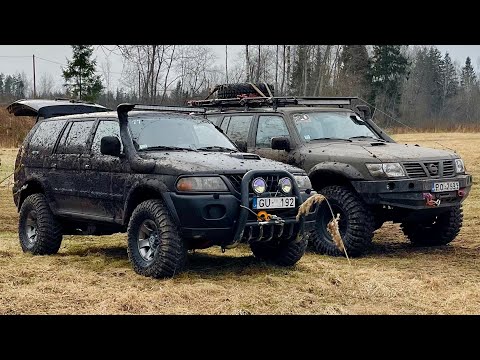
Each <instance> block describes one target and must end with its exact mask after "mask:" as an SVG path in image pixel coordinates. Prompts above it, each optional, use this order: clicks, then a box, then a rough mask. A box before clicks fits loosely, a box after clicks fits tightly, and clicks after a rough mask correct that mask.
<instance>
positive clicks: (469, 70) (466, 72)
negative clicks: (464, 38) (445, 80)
mask: <svg viewBox="0 0 480 360" xmlns="http://www.w3.org/2000/svg"><path fill="white" fill-rule="evenodd" d="M476 83H477V75H476V74H475V70H474V69H473V66H472V61H471V60H470V57H467V60H465V66H464V67H463V68H462V74H461V76H460V85H461V86H462V88H463V89H465V90H470V89H471V88H472V87H473V86H474V85H476Z"/></svg>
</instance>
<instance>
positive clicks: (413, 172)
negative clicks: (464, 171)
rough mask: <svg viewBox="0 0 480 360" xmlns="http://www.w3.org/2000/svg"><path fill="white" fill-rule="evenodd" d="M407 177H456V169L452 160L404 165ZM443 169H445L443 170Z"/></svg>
mask: <svg viewBox="0 0 480 360" xmlns="http://www.w3.org/2000/svg"><path fill="white" fill-rule="evenodd" d="M403 166H404V168H405V170H406V172H407V175H408V176H409V177H411V178H425V177H429V176H430V177H440V176H445V177H448V176H454V175H455V169H454V164H453V161H452V160H444V161H442V162H441V163H440V161H429V162H424V163H404V164H403ZM441 167H443V169H441Z"/></svg>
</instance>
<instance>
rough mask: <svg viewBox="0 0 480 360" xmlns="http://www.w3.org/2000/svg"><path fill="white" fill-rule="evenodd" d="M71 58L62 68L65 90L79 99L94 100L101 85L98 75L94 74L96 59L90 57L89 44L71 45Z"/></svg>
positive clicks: (90, 48) (100, 89)
mask: <svg viewBox="0 0 480 360" xmlns="http://www.w3.org/2000/svg"><path fill="white" fill-rule="evenodd" d="M72 50H73V56H72V60H69V61H68V63H67V68H66V69H62V71H63V78H64V79H65V84H64V86H65V87H66V88H67V91H68V92H69V93H71V94H72V95H73V96H76V97H78V98H79V99H80V100H86V101H95V100H96V99H97V98H98V96H99V95H100V93H101V91H102V89H103V85H102V81H101V77H100V75H96V74H95V71H96V69H95V67H96V61H95V60H94V59H91V56H92V54H93V47H92V46H91V45H72Z"/></svg>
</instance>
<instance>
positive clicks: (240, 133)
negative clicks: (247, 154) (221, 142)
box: [222, 115, 253, 141]
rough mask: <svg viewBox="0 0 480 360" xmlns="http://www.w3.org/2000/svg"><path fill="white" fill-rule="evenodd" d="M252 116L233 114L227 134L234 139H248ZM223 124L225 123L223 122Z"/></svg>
mask: <svg viewBox="0 0 480 360" xmlns="http://www.w3.org/2000/svg"><path fill="white" fill-rule="evenodd" d="M252 120H253V115H252V116H231V117H230V123H229V124H228V130H227V135H228V136H229V137H230V139H232V140H233V141H238V140H241V141H247V138H248V132H249V131H250V125H251V124H252ZM222 125H223V124H222Z"/></svg>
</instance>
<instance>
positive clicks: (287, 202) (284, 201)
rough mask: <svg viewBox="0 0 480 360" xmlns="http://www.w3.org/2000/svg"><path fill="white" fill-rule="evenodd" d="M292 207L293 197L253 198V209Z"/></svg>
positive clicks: (293, 205)
mask: <svg viewBox="0 0 480 360" xmlns="http://www.w3.org/2000/svg"><path fill="white" fill-rule="evenodd" d="M294 207H295V198H294V197H273V198H253V208H254V209H285V208H294Z"/></svg>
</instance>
